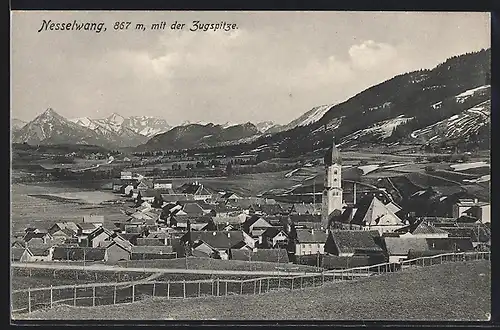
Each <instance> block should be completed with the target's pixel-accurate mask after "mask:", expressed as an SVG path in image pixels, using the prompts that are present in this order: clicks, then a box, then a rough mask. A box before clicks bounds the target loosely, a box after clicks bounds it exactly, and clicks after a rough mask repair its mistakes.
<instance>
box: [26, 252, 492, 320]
mask: <svg viewBox="0 0 500 330" xmlns="http://www.w3.org/2000/svg"><path fill="white" fill-rule="evenodd" d="M195 299H196V300H192V301H191V300H190V302H189V303H188V302H187V301H185V300H176V299H171V300H167V299H166V298H155V299H147V300H144V301H140V302H137V303H134V304H122V305H110V306H98V307H77V308H74V307H67V306H61V307H56V308H54V309H51V310H40V311H36V312H34V313H33V314H31V315H26V316H24V315H23V317H27V318H31V319H68V320H69V319H72V320H74V319H102V320H104V319H106V320H109V319H117V320H155V319H156V320H168V319H170V320H172V319H177V320H186V319H190V320H210V319H213V320H304V319H309V320H315V319H317V320H360V319H362V320H428V321H430V320H436V321H443V320H449V321H452V320H464V321H465V320H469V321H478V320H488V319H489V314H490V313H491V265H490V263H489V262H488V261H485V260H481V261H470V262H457V263H449V264H443V265H434V266H429V267H425V268H413V269H408V270H403V271H401V272H398V273H391V274H386V275H381V276H377V277H373V278H366V279H361V280H357V281H352V282H338V283H327V284H325V285H324V286H322V287H320V288H306V289H302V290H296V291H290V290H286V289H285V290H282V291H272V292H268V293H264V294H261V295H250V296H248V295H247V296H239V295H228V296H225V297H224V298H220V297H203V298H195ZM450 301H459V302H460V303H459V304H450ZM374 306H377V308H374Z"/></svg>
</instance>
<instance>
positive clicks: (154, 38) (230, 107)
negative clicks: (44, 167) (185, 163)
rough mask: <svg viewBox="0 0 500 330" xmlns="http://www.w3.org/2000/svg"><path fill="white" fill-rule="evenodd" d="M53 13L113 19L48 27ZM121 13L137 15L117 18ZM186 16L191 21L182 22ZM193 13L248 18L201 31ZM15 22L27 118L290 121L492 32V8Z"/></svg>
mask: <svg viewBox="0 0 500 330" xmlns="http://www.w3.org/2000/svg"><path fill="white" fill-rule="evenodd" d="M44 20H46V21H48V20H51V21H52V22H53V23H58V22H59V23H73V21H75V20H76V23H79V24H80V23H86V22H90V23H92V22H96V23H99V22H103V23H104V27H105V29H106V31H104V28H103V30H102V31H101V32H99V33H97V32H96V31H82V30H81V31H76V30H73V31H60V30H58V31H56V30H52V31H51V30H42V31H40V32H38V31H39V30H40V28H41V27H42V23H43V21H44ZM116 21H124V22H127V21H130V22H131V24H130V26H129V28H128V29H127V30H114V28H113V24H114V22H116ZM162 21H165V22H166V28H165V29H162V30H151V29H150V27H151V24H153V23H160V22H162ZM176 21H177V22H178V23H185V24H186V25H185V27H184V28H183V29H176V30H172V29H171V28H170V27H171V25H172V23H174V22H176ZM193 21H199V22H200V24H206V23H221V22H227V23H229V24H236V27H237V28H235V29H232V30H230V31H224V30H221V29H220V30H218V31H211V30H208V31H200V30H198V31H190V29H192V27H193ZM11 22H12V23H11V24H12V35H11V52H12V53H11V54H12V56H11V77H12V79H11V86H12V87H11V91H12V94H11V95H12V96H11V102H12V103H11V114H12V117H13V118H17V119H21V120H24V121H30V120H32V119H34V118H35V117H36V116H37V115H39V114H40V113H42V112H44V111H45V110H46V109H47V108H53V109H54V110H55V111H56V112H58V113H59V114H61V115H62V116H64V117H66V118H77V117H90V118H105V117H107V116H109V115H111V114H112V113H118V114H120V115H122V116H153V117H158V118H163V119H166V120H167V122H168V123H169V124H171V125H178V124H180V123H182V122H186V121H189V122H200V121H201V122H213V123H220V124H222V123H227V122H230V123H245V122H253V123H257V122H261V121H273V122H275V123H278V124H285V123H288V122H290V121H291V120H293V119H295V118H297V117H299V116H300V115H302V114H303V113H305V112H306V111H308V110H310V109H311V108H313V107H315V106H320V105H324V104H336V103H339V102H343V101H345V100H347V99H348V98H350V97H352V96H354V95H355V94H357V93H359V92H361V91H363V90H364V89H366V88H368V87H370V86H373V85H375V84H378V83H380V82H383V81H385V80H387V79H390V78H392V77H393V76H395V75H398V74H402V73H405V72H410V71H413V70H418V69H424V68H427V69H431V68H433V67H435V66H436V65H437V64H439V63H441V62H444V61H445V60H446V59H447V58H449V57H451V56H454V55H459V54H463V53H466V52H472V51H478V50H480V49H482V48H488V47H490V42H491V40H490V14H489V13H445V12H440V13H432V12H428V13H418V12H193V11H184V12H173V11H159V12H111V11H109V12H95V11H94V12H40V11H38V12H37V11H29V12H13V13H12V20H11ZM137 23H142V24H144V25H145V26H146V30H142V29H137V30H136V29H135V25H136V24H137Z"/></svg>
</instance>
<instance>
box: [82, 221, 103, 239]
mask: <svg viewBox="0 0 500 330" xmlns="http://www.w3.org/2000/svg"><path fill="white" fill-rule="evenodd" d="M76 226H77V232H76V234H77V235H78V236H88V235H90V233H91V232H93V231H94V230H95V229H96V228H99V227H100V226H101V225H100V224H96V223H88V222H86V223H85V222H82V223H78V224H76Z"/></svg>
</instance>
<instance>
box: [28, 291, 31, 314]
mask: <svg viewBox="0 0 500 330" xmlns="http://www.w3.org/2000/svg"><path fill="white" fill-rule="evenodd" d="M28 313H31V288H28Z"/></svg>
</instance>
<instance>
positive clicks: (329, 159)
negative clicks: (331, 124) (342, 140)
mask: <svg viewBox="0 0 500 330" xmlns="http://www.w3.org/2000/svg"><path fill="white" fill-rule="evenodd" d="M333 164H339V165H341V164H342V157H340V151H339V149H338V148H337V145H336V144H335V138H333V141H332V148H331V149H328V152H327V153H326V155H325V166H330V165H333Z"/></svg>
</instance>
